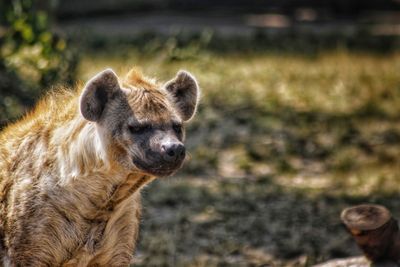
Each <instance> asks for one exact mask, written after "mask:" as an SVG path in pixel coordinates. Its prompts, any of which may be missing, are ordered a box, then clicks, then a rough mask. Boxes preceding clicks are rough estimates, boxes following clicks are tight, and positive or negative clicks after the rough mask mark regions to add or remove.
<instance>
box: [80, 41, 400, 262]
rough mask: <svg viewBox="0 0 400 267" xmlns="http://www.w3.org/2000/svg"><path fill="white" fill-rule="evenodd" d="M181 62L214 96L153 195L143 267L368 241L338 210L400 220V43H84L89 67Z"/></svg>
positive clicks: (283, 258) (305, 257)
mask: <svg viewBox="0 0 400 267" xmlns="http://www.w3.org/2000/svg"><path fill="white" fill-rule="evenodd" d="M131 66H140V67H141V68H142V69H143V71H144V72H145V73H146V74H148V75H150V76H155V77H157V78H159V79H160V80H167V79H170V78H172V77H173V76H174V73H175V72H176V71H177V70H179V69H182V68H184V69H187V70H189V71H191V72H192V73H193V74H194V75H195V76H196V77H197V78H198V80H199V82H200V85H201V87H202V91H203V96H202V100H201V105H200V108H199V111H198V114H197V117H196V118H195V119H194V120H193V122H192V123H191V124H190V126H189V128H188V139H187V143H188V147H189V152H190V154H191V155H190V158H189V160H188V162H187V164H186V166H185V167H184V169H183V170H182V171H181V172H180V173H179V174H178V176H177V177H173V178H167V179H162V180H161V179H160V180H158V181H155V182H153V183H152V184H151V185H149V186H148V187H147V188H146V189H145V190H144V192H143V201H144V215H143V222H142V228H141V235H140V240H139V244H138V251H137V261H138V266H307V265H311V264H313V263H317V262H321V261H324V260H327V259H330V258H334V257H344V256H350V255H357V254H358V253H359V251H358V250H357V248H356V246H355V245H354V244H353V242H352V240H351V239H350V237H349V236H348V234H347V233H346V232H345V230H344V228H343V227H342V225H341V223H340V220H339V214H340V211H341V210H342V209H343V208H344V207H346V206H349V205H353V204H360V203H364V202H372V203H380V204H383V205H386V206H387V207H388V208H390V209H391V210H392V211H393V213H394V214H395V216H397V217H398V218H400V210H398V207H399V205H400V197H399V192H400V186H399V185H400V164H399V163H400V75H399V70H400V53H396V52H394V53H391V54H373V53H361V52H359V53H357V52H347V51H345V50H342V51H339V50H335V51H331V52H324V53H319V54H318V53H317V54H313V55H310V56H301V55H297V54H294V53H290V54H288V53H282V54H280V53H276V52H275V53H267V52H257V53H255V52H254V53H250V52H246V53H240V52H237V51H236V52H235V51H232V52H229V53H213V52H207V51H203V50H196V49H194V50H193V48H190V47H189V48H187V49H170V50H163V51H159V52H155V53H154V54H150V53H142V52H139V51H138V50H136V49H134V48H130V47H129V46H121V47H111V48H110V49H109V50H107V49H103V51H102V52H95V51H91V52H90V53H85V56H84V57H83V58H82V62H81V65H80V71H79V73H80V77H81V79H83V80H85V79H87V78H88V77H90V76H91V75H92V74H94V73H95V72H96V71H99V70H101V69H103V68H105V67H112V68H114V69H115V70H116V71H117V72H118V73H119V74H123V73H125V72H126V71H127V70H128V69H129V68H130V67H131Z"/></svg>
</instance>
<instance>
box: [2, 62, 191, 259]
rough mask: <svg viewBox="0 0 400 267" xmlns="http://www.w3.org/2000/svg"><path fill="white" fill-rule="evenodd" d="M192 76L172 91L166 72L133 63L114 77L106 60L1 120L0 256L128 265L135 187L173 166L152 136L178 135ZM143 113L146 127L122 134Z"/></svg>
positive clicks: (134, 231) (136, 209) (136, 211)
mask: <svg viewBox="0 0 400 267" xmlns="http://www.w3.org/2000/svg"><path fill="white" fill-rule="evenodd" d="M180 73H183V72H180ZM184 73H186V72H184ZM179 75H182V74H178V76H177V77H178V80H179ZM187 75H190V74H187ZM190 77H191V79H190V80H189V81H188V83H184V84H180V85H179V87H180V90H183V91H185V90H186V91H187V92H188V94H190V95H191V96H188V95H187V94H185V93H184V94H183V95H182V97H181V98H180V99H179V98H177V97H176V95H172V94H171V93H170V90H169V89H168V88H169V87H171V86H175V85H173V84H171V82H169V83H167V84H166V85H162V84H159V83H157V82H155V81H154V80H151V79H148V78H146V77H144V76H143V75H142V74H141V73H139V72H137V71H131V72H130V73H129V74H128V76H127V78H126V79H125V80H123V81H120V80H119V79H118V78H117V76H116V75H115V73H114V72H113V71H111V70H106V71H103V72H102V73H100V74H98V75H97V76H95V77H94V78H93V79H92V80H91V81H89V82H88V83H87V84H86V86H84V87H83V89H81V90H58V91H56V92H53V93H50V94H49V95H48V96H47V97H45V98H44V99H43V100H42V101H41V102H40V103H39V104H38V105H37V107H36V108H35V109H34V110H33V111H32V112H31V113H29V114H27V115H26V116H25V117H24V118H23V119H21V120H20V121H18V122H16V123H14V124H11V125H10V126H8V127H7V128H6V129H5V130H3V131H2V132H1V133H0V266H1V265H3V266H35V267H38V266H128V265H129V264H130V262H131V261H132V253H133V251H134V248H135V241H136V239H137V235H138V228H139V218H140V209H141V208H140V207H141V205H140V189H141V188H142V187H143V186H144V185H146V184H147V183H149V182H150V181H152V180H153V179H154V178H155V176H157V175H162V176H164V175H169V174H171V173H173V172H174V171H176V170H177V169H178V168H179V167H180V164H178V163H177V164H175V165H174V166H169V165H168V166H167V165H165V164H164V163H163V164H164V165H163V164H160V163H159V162H161V161H160V157H159V155H158V154H157V151H158V150H157V149H159V144H158V143H159V142H160V140H164V139H165V138H170V139H171V138H174V140H180V141H182V140H183V138H184V135H183V133H177V132H176V131H174V130H172V129H173V128H171V127H172V126H171V125H175V124H177V123H178V124H180V123H184V122H185V121H187V120H188V119H189V118H190V117H191V116H192V115H193V113H194V110H195V108H196V105H197V101H198V88H197V83H196V81H195V80H194V78H193V77H192V76H190ZM175 79H177V78H175ZM193 84H195V86H196V88H195V90H194V91H193ZM96 90H100V91H96ZM99 92H100V93H99ZM190 105H192V106H191V107H190ZM182 107H185V108H187V107H189V109H192V114H189V115H190V116H188V112H187V110H182ZM182 114H184V115H182ZM143 123H147V124H150V125H151V126H148V127H151V129H152V130H151V131H150V130H148V131H147V130H146V131H144V132H143V133H141V132H140V133H139V132H137V133H135V134H133V135H130V132H129V129H131V128H129V127H138V126H135V125H143ZM174 123H175V124H174ZM132 125H133V126H132ZM174 127H175V126H174ZM146 129H147V128H146ZM174 129H175V128H174ZM155 151H156V152H155ZM135 162H137V163H135ZM139 163H140V164H141V165H140V166H139ZM143 166H144V167H143ZM160 166H161V167H160Z"/></svg>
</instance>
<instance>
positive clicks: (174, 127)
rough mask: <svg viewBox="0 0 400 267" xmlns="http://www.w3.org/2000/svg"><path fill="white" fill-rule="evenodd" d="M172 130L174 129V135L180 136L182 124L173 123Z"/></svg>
mask: <svg viewBox="0 0 400 267" xmlns="http://www.w3.org/2000/svg"><path fill="white" fill-rule="evenodd" d="M172 129H174V131H175V133H177V134H178V135H180V134H181V133H182V124H179V123H174V124H172Z"/></svg>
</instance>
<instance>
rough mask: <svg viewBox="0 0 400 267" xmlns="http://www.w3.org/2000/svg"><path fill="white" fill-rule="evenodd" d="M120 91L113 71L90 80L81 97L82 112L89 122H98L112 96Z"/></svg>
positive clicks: (107, 71) (108, 70) (104, 72)
mask: <svg viewBox="0 0 400 267" xmlns="http://www.w3.org/2000/svg"><path fill="white" fill-rule="evenodd" d="M117 90H120V86H119V83H118V77H117V75H116V74H115V73H114V71H113V70H111V69H106V70H103V71H102V72H100V73H98V74H97V75H96V76H94V77H93V78H92V79H90V80H89V81H88V82H87V83H86V85H85V89H83V92H82V94H81V97H80V111H81V114H82V116H83V117H84V118H85V119H87V120H89V121H98V120H99V119H100V117H101V114H102V113H103V110H104V108H105V106H106V104H107V101H108V100H109V99H110V97H111V95H112V94H113V93H114V92H116V91H117Z"/></svg>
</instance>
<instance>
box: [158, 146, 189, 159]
mask: <svg viewBox="0 0 400 267" xmlns="http://www.w3.org/2000/svg"><path fill="white" fill-rule="evenodd" d="M161 151H162V156H163V159H164V160H165V161H168V162H175V161H178V160H182V159H183V158H184V157H185V147H184V145H183V144H182V143H167V144H164V145H162V146H161Z"/></svg>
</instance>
